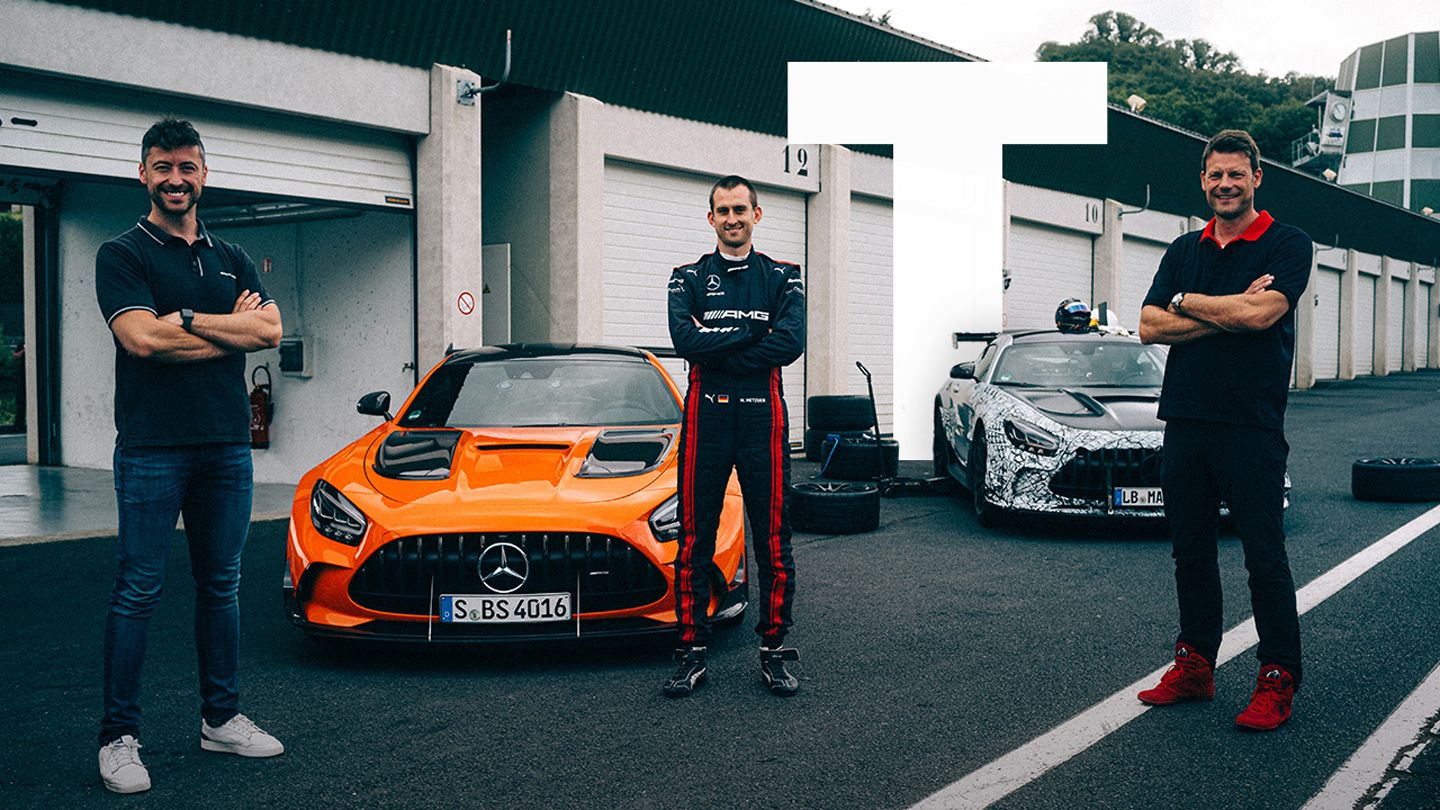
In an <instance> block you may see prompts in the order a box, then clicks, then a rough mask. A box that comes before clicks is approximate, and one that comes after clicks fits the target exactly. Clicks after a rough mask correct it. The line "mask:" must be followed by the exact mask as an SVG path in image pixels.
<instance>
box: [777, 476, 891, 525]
mask: <svg viewBox="0 0 1440 810" xmlns="http://www.w3.org/2000/svg"><path fill="white" fill-rule="evenodd" d="M790 525H791V527H792V528H794V529H795V531H797V532H806V533H807V534H859V533H861V532H873V531H875V530H876V529H878V528H880V490H879V489H878V488H877V487H876V486H875V485H874V484H859V483H850V482H842V481H801V482H800V483H798V484H791V485H790Z"/></svg>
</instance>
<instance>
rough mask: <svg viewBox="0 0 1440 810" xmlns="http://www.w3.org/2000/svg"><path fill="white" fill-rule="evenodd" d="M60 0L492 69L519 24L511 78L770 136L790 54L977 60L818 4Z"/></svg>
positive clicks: (375, 55)
mask: <svg viewBox="0 0 1440 810" xmlns="http://www.w3.org/2000/svg"><path fill="white" fill-rule="evenodd" d="M61 2H66V3H68V4H70V5H76V6H84V7H87V8H93V9H99V10H104V11H112V12H117V13H121V14H127V15H131V16H136V17H143V18H148V19H153V20H160V21H164V22H171V23H178V24H180V25H186V26H191V27H194V28H203V29H208V30H213V31H221V32H225V33H230V34H237V35H241V36H248V37H255V38H258V39H264V40H269V41H274V42H284V43H289V44H292V45H299V46H302V47H307V48H316V49H320V50H326V51H332V52H335V53H342V54H347V55H350V56H359V57H364V58H368V59H376V60H379V61H384V62H392V63H396V64H402V65H410V66H414V67H422V68H428V67H429V66H430V65H431V64H432V63H440V64H446V65H454V66H457V67H465V68H469V69H470V70H473V71H475V72H477V73H479V74H481V75H483V76H485V77H486V78H487V79H488V78H495V77H498V76H499V75H500V74H501V72H502V71H503V68H504V64H505V30H506V29H511V30H513V32H514V51H513V66H512V70H511V74H510V81H511V82H512V83H514V84H519V85H526V86H529V87H537V88H541V89H545V90H552V91H567V90H568V91H573V92H577V93H582V94H584V95H588V96H593V97H595V98H598V99H600V100H601V101H604V102H606V103H609V104H618V105H622V106H626V107H634V108H637V109H642V110H650V111H654V112H660V113H666V114H668V115H674V116H678V117H681V118H688V119H692V120H697V121H708V122H711V123H716V124H723V125H726V126H732V127H738V128H741V129H748V130H753V131H757V132H765V133H770V134H774V135H784V134H785V124H786V65H787V63H789V62H813V61H835V62H851V61H865V62H868V61H876V62H916V61H927V62H930V61H978V60H977V58H976V57H974V56H972V55H970V54H967V53H964V52H962V51H958V50H955V49H953V48H948V47H946V46H943V45H940V44H938V43H934V42H930V41H928V40H925V39H922V38H920V37H916V36H913V35H910V34H906V33H903V32H900V31H896V30H894V29H891V28H887V27H882V26H879V25H876V24H874V23H871V22H869V21H866V20H863V19H861V18H859V17H855V16H854V15H851V14H848V13H846V12H843V11H840V10H839V9H835V8H832V7H830V6H826V5H823V4H821V3H817V2H812V1H811V0H727V1H726V2H724V3H712V2H698V1H697V0H679V1H677V0H614V1H613V2H580V1H579V0H348V1H347V2H344V3H336V2H334V1H333V0H255V1H254V2H234V0H61ZM317 78H319V77H317ZM886 150H887V151H888V147H886Z"/></svg>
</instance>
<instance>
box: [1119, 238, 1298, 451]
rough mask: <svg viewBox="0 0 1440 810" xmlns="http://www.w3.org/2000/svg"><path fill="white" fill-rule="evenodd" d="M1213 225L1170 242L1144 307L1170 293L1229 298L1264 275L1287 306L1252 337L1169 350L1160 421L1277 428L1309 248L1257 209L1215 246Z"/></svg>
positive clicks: (1215, 338) (1224, 336)
mask: <svg viewBox="0 0 1440 810" xmlns="http://www.w3.org/2000/svg"><path fill="white" fill-rule="evenodd" d="M1214 230H1215V220H1214V219H1211V220H1210V223H1209V224H1208V225H1206V226H1205V229H1204V230H1201V231H1192V232H1190V233H1187V234H1185V235H1184V236H1181V237H1180V238H1179V239H1176V240H1175V241H1174V242H1171V243H1170V248H1169V249H1168V250H1166V251H1165V258H1163V259H1161V260H1160V269H1159V271H1158V272H1157V273H1156V274H1155V281H1154V282H1153V283H1152V284H1151V285H1150V292H1149V293H1148V294H1147V295H1146V296H1145V304H1146V305H1147V306H1149V305H1154V306H1157V307H1161V308H1165V307H1168V306H1170V299H1171V298H1173V297H1174V296H1175V293H1180V292H1184V293H1192V292H1193V293H1201V294H1203V295H1235V294H1238V293H1243V292H1245V290H1246V288H1248V287H1249V286H1250V283H1251V282H1252V281H1254V280H1255V279H1257V278H1259V277H1260V276H1263V275H1265V274H1267V273H1268V274H1270V275H1273V276H1274V277H1275V280H1274V281H1273V282H1271V284H1270V289H1272V290H1275V291H1277V292H1279V293H1282V294H1283V295H1284V296H1285V298H1286V300H1288V301H1289V302H1290V308H1289V309H1288V310H1286V312H1285V314H1284V316H1282V317H1281V318H1280V320H1278V321H1276V322H1275V323H1274V324H1273V325H1272V326H1271V327H1270V328H1269V329H1262V330H1260V331H1258V332H1222V333H1220V334H1218V335H1211V336H1209V337H1204V338H1200V339H1199V340H1193V341H1190V342H1189V343H1182V344H1179V345H1177V346H1171V347H1170V358H1169V360H1168V361H1167V362H1166V364H1165V387H1164V388H1163V389H1161V392H1160V418H1161V419H1167V420H1168V419H1199V420H1204V421H1207V422H1225V423H1229V424H1236V425H1250V426H1253V427H1260V428H1268V429H1271V430H1281V429H1283V428H1284V426H1285V400H1286V396H1287V395H1288V394H1289V391H1290V367H1291V365H1292V364H1293V363H1294V359H1295V305H1296V303H1298V302H1299V300H1300V296H1301V295H1302V294H1303V293H1304V292H1305V287H1306V285H1308V284H1309V281H1310V263H1311V244H1310V237H1309V236H1306V235H1305V232H1304V231H1302V230H1300V229H1299V228H1296V227H1294V226H1291V225H1285V224H1282V223H1279V222H1276V221H1275V220H1274V219H1272V218H1271V216H1270V214H1269V212H1266V211H1262V212H1260V216H1259V217H1258V218H1257V219H1256V220H1255V221H1254V222H1253V223H1251V225H1250V227H1249V228H1246V229H1245V232H1244V233H1242V234H1240V235H1239V236H1238V237H1236V238H1235V239H1233V240H1231V241H1230V242H1229V243H1228V244H1226V245H1225V246H1224V247H1223V248H1222V247H1221V246H1220V243H1219V242H1217V241H1216V240H1215V236H1214Z"/></svg>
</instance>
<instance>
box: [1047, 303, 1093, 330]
mask: <svg viewBox="0 0 1440 810" xmlns="http://www.w3.org/2000/svg"><path fill="white" fill-rule="evenodd" d="M1055 328H1056V329H1059V330H1060V331H1061V332H1072V333H1074V332H1088V331H1090V305H1089V304H1087V303H1085V302H1084V301H1081V300H1080V299H1079V298H1066V299H1065V300H1064V301H1061V302H1060V306H1058V307H1056V308H1055Z"/></svg>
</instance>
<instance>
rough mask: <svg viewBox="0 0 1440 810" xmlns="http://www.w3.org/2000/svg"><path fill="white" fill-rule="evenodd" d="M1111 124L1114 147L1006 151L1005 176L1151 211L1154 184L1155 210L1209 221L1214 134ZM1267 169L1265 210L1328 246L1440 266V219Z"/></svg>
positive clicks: (1113, 115) (1135, 118) (1138, 119)
mask: <svg viewBox="0 0 1440 810" xmlns="http://www.w3.org/2000/svg"><path fill="white" fill-rule="evenodd" d="M1107 125H1108V129H1109V139H1110V141H1109V143H1107V144H1093V145H1092V144H1086V145H1068V146H1060V145H1018V144H1012V145H1007V146H1005V147H1004V168H1003V173H1004V176H1005V179H1006V180H1009V181H1011V182H1015V183H1023V184H1025V185H1029V186H1039V187H1041V188H1049V189H1055V190H1057V191H1068V192H1070V193H1071V194H1079V195H1081V196H1085V197H1100V198H1109V199H1112V200H1119V201H1120V202H1122V203H1124V204H1125V205H1127V206H1135V205H1141V204H1143V203H1144V202H1145V187H1146V186H1147V185H1148V186H1149V187H1150V190H1151V192H1152V193H1151V198H1150V208H1151V209H1153V210H1156V211H1166V212H1169V213H1172V214H1187V215H1189V216H1196V217H1200V218H1202V219H1209V218H1210V216H1211V212H1210V209H1209V208H1207V207H1206V205H1205V198H1204V196H1203V195H1202V194H1201V193H1200V184H1199V182H1197V179H1198V178H1199V176H1200V154H1201V152H1203V151H1204V149H1205V141H1206V140H1207V136H1205V135H1202V134H1198V133H1193V132H1188V131H1186V130H1183V129H1181V128H1179V127H1176V126H1172V125H1169V124H1166V123H1164V122H1161V121H1156V120H1155V119H1153V118H1148V117H1146V116H1143V115H1136V114H1134V113H1132V112H1130V111H1129V110H1125V109H1123V108H1120V107H1115V106H1111V107H1110V109H1109V113H1108V118H1107ZM1263 168H1264V170H1265V182H1264V184H1262V185H1261V187H1260V190H1259V191H1256V192H1255V202H1256V207H1257V208H1262V209H1268V210H1269V211H1270V212H1271V213H1272V214H1274V215H1275V217H1276V218H1277V219H1279V220H1281V221H1283V222H1287V223H1289V224H1291V225H1294V226H1296V227H1298V228H1300V229H1302V230H1304V231H1305V232H1306V233H1308V234H1309V235H1310V238H1311V239H1313V240H1314V241H1316V242H1318V243H1320V244H1322V245H1326V246H1328V245H1330V244H1331V243H1334V242H1336V241H1337V240H1338V242H1339V244H1340V246H1341V247H1346V248H1355V249H1356V250H1361V251H1364V252H1366V253H1374V254H1376V255H1381V256H1393V257H1395V258H1397V259H1404V260H1406V261H1414V262H1419V263H1420V264H1422V265H1427V266H1428V265H1431V264H1433V263H1434V262H1435V252H1436V245H1440V240H1437V235H1440V222H1436V221H1435V220H1433V219H1430V218H1428V217H1425V216H1422V215H1420V214H1418V213H1416V212H1414V211H1407V210H1405V209H1404V208H1401V207H1400V206H1397V205H1391V204H1389V203H1386V202H1381V201H1379V200H1376V199H1375V198H1373V197H1369V196H1366V195H1364V194H1359V193H1356V192H1354V191H1351V190H1349V189H1346V188H1341V187H1340V186H1337V185H1335V184H1333V183H1327V182H1325V181H1323V180H1321V179H1319V178H1317V177H1315V176H1314V175H1310V174H1306V173H1304V172H1299V171H1296V170H1294V169H1292V168H1290V167H1289V166H1285V165H1283V164H1279V163H1273V162H1270V161H1268V160H1267V161H1266V162H1265V164H1264V166H1263Z"/></svg>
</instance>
